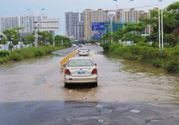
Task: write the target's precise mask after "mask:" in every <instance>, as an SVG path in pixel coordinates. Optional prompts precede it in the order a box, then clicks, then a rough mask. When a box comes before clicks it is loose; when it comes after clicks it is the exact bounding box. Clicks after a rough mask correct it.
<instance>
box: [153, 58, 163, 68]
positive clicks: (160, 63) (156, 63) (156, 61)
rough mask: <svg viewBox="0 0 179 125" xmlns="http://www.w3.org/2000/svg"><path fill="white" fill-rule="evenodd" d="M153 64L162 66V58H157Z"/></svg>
mask: <svg viewBox="0 0 179 125" xmlns="http://www.w3.org/2000/svg"><path fill="white" fill-rule="evenodd" d="M153 66H155V67H157V68H159V67H161V66H162V61H161V60H160V59H156V60H154V61H153Z"/></svg>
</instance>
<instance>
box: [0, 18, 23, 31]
mask: <svg viewBox="0 0 179 125" xmlns="http://www.w3.org/2000/svg"><path fill="white" fill-rule="evenodd" d="M19 20H20V17H1V18H0V25H1V26H0V27H1V32H3V31H4V30H7V29H9V30H10V29H13V28H16V27H20V22H19Z"/></svg>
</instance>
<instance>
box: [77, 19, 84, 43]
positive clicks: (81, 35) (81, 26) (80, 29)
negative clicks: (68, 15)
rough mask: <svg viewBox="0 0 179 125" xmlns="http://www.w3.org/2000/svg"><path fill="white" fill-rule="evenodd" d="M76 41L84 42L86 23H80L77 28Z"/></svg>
mask: <svg viewBox="0 0 179 125" xmlns="http://www.w3.org/2000/svg"><path fill="white" fill-rule="evenodd" d="M75 32H76V33H75V40H78V41H83V40H84V23H83V21H81V22H79V23H78V24H77V25H76V26H75Z"/></svg>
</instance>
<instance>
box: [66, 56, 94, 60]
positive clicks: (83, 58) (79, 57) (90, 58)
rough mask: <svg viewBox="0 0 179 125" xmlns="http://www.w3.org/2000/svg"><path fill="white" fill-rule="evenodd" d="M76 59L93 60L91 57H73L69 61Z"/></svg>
mask: <svg viewBox="0 0 179 125" xmlns="http://www.w3.org/2000/svg"><path fill="white" fill-rule="evenodd" d="M74 59H91V58H90V57H72V58H70V59H69V60H74Z"/></svg>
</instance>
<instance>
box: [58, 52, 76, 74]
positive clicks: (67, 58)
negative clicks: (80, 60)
mask: <svg viewBox="0 0 179 125" xmlns="http://www.w3.org/2000/svg"><path fill="white" fill-rule="evenodd" d="M77 53H78V50H75V51H74V52H72V53H70V54H68V55H67V56H65V57H64V58H63V59H62V60H61V62H60V67H61V70H62V71H63V65H64V64H66V63H67V61H68V60H69V58H71V57H74V56H75V55H76V54H77Z"/></svg>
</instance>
